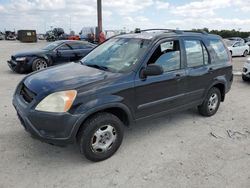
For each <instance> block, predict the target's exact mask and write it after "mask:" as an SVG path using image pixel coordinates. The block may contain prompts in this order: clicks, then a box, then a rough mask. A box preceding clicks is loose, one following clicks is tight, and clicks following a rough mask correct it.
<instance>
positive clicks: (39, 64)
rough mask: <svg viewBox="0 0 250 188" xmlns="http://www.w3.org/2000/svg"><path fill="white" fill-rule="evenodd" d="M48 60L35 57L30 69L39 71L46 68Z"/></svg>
mask: <svg viewBox="0 0 250 188" xmlns="http://www.w3.org/2000/svg"><path fill="white" fill-rule="evenodd" d="M48 66H49V65H48V62H47V61H46V60H45V59H43V58H36V59H35V60H34V61H33V63H32V71H39V70H42V69H45V68H47V67H48Z"/></svg>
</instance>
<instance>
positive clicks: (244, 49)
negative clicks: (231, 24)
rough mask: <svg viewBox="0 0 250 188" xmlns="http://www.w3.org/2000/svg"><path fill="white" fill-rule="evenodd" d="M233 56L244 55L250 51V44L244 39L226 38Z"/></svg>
mask: <svg viewBox="0 0 250 188" xmlns="http://www.w3.org/2000/svg"><path fill="white" fill-rule="evenodd" d="M224 42H225V44H226V45H227V48H228V50H229V51H230V53H231V55H232V56H244V57H246V56H247V54H248V53H249V46H248V45H247V44H246V43H245V42H242V41H236V40H224Z"/></svg>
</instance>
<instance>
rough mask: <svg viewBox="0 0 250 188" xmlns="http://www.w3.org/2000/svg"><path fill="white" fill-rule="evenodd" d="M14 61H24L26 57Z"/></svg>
mask: <svg viewBox="0 0 250 188" xmlns="http://www.w3.org/2000/svg"><path fill="white" fill-rule="evenodd" d="M16 61H26V57H17V58H16Z"/></svg>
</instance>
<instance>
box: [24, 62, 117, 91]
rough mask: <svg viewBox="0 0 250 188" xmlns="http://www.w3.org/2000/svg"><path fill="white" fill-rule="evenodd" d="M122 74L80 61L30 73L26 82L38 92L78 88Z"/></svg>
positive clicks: (31, 88) (26, 84) (27, 85)
mask: <svg viewBox="0 0 250 188" xmlns="http://www.w3.org/2000/svg"><path fill="white" fill-rule="evenodd" d="M117 75H120V74H119V73H111V72H106V71H102V70H99V69H95V68H91V67H87V66H85V65H81V64H79V63H68V64H65V65H59V66H55V67H52V68H49V69H46V70H42V71H40V72H36V73H33V74H30V75H29V76H27V77H26V78H25V79H24V84H25V86H26V87H28V88H29V89H30V90H31V91H33V92H35V93H36V94H38V95H39V94H40V93H45V92H46V93H51V92H55V91H62V90H70V89H77V88H78V87H80V86H84V85H88V84H92V83H97V82H101V81H104V80H107V79H108V78H111V77H115V76H117Z"/></svg>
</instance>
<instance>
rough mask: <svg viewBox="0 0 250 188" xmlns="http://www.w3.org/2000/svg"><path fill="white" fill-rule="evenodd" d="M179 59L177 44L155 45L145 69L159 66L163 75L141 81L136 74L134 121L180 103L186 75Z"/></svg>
mask: <svg viewBox="0 0 250 188" xmlns="http://www.w3.org/2000/svg"><path fill="white" fill-rule="evenodd" d="M182 59H183V58H182V50H181V45H180V42H179V40H177V39H176V40H174V39H173V40H167V41H166V40H165V41H162V42H159V43H158V44H157V45H156V47H155V50H154V52H153V53H152V55H151V57H150V58H149V60H148V61H147V63H145V65H144V66H147V65H148V64H153V63H154V64H158V65H161V66H162V67H163V70H164V73H163V74H162V75H158V76H148V77H147V78H145V79H144V78H141V76H140V72H138V74H137V77H136V80H135V97H136V100H135V101H136V102H135V103H136V104H135V107H136V109H135V111H136V119H142V118H144V117H150V116H152V115H156V114H159V113H161V112H167V111H169V110H172V109H174V108H177V107H178V106H180V105H181V104H182V103H183V99H184V98H183V97H184V92H185V76H186V73H185V69H184V67H183V64H182Z"/></svg>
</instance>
